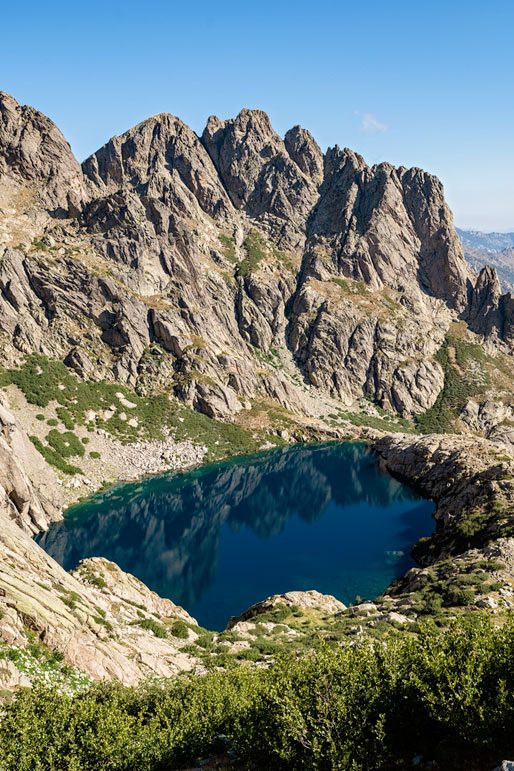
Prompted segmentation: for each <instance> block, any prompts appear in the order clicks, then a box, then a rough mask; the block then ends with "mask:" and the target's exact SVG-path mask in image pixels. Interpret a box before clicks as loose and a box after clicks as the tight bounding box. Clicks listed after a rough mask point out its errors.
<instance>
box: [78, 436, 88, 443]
mask: <svg viewBox="0 0 514 771" xmlns="http://www.w3.org/2000/svg"><path fill="white" fill-rule="evenodd" d="M80 441H81V442H82V444H89V437H88V436H83V437H82V439H81V440H80Z"/></svg>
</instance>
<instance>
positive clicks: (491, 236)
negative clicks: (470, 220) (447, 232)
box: [455, 228, 514, 252]
mask: <svg viewBox="0 0 514 771" xmlns="http://www.w3.org/2000/svg"><path fill="white" fill-rule="evenodd" d="M455 230H456V231H457V233H458V236H459V238H460V240H461V241H462V245H463V246H469V247H471V248H472V249H480V251H482V252H501V251H502V250H503V249H509V248H512V247H514V233H482V232H481V231H480V230H461V229H460V228H455Z"/></svg>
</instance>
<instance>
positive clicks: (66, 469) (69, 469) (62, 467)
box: [29, 436, 82, 475]
mask: <svg viewBox="0 0 514 771" xmlns="http://www.w3.org/2000/svg"><path fill="white" fill-rule="evenodd" d="M29 439H30V441H31V442H32V444H33V445H34V447H35V448H36V450H37V451H38V452H40V453H41V455H42V456H43V458H44V459H45V460H46V462H47V463H49V464H50V465H51V466H53V467H54V468H56V469H59V471H62V472H63V473H64V474H70V475H72V474H82V471H81V469H80V468H79V467H78V466H72V465H71V464H70V463H66V461H65V460H64V459H63V458H62V456H61V455H59V453H58V452H56V451H55V450H54V449H53V448H52V447H45V445H44V444H43V443H42V442H41V440H40V439H38V438H37V436H29Z"/></svg>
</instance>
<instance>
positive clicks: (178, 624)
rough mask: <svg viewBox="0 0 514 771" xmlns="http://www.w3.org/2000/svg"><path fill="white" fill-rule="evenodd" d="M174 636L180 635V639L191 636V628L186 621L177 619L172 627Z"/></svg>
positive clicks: (171, 630)
mask: <svg viewBox="0 0 514 771" xmlns="http://www.w3.org/2000/svg"><path fill="white" fill-rule="evenodd" d="M170 632H171V634H172V635H173V637H178V639H179V640H187V638H188V637H189V629H188V626H187V624H186V623H185V621H182V620H180V619H179V620H178V621H175V622H174V623H173V625H172V627H171V629H170Z"/></svg>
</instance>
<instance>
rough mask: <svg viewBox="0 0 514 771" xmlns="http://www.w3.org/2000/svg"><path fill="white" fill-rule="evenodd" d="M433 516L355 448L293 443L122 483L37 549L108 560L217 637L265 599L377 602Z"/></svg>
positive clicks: (64, 557) (70, 517) (73, 559)
mask: <svg viewBox="0 0 514 771" xmlns="http://www.w3.org/2000/svg"><path fill="white" fill-rule="evenodd" d="M433 510H434V505H433V503H431V502H430V501H426V500H423V499H422V498H421V497H420V496H419V495H418V494H417V493H416V492H415V491H414V490H412V489H410V488H409V487H407V486H406V485H404V484H402V483H401V482H399V481H398V480H396V479H394V478H393V477H391V476H390V475H389V474H387V473H386V472H384V471H382V470H381V469H380V467H379V462H378V459H377V457H376V456H375V455H374V454H373V453H372V452H371V451H370V450H368V449H367V448H366V446H365V445H363V444H360V443H359V444H356V443H341V444H325V445H314V446H313V445H308V446H294V447H288V448H286V449H279V450H272V451H269V452H266V453H262V454H260V455H254V456H252V457H247V458H240V459H235V460H231V461H227V462H224V463H218V464H215V465H211V466H205V467H201V468H198V469H195V470H193V471H189V472H185V473H170V474H164V475H161V476H158V477H153V478H149V479H147V480H144V481H142V482H139V483H134V484H126V485H119V486H117V487H114V488H111V489H110V490H109V491H107V492H106V493H104V494H98V495H96V496H94V497H92V498H91V499H89V500H88V501H87V502H84V503H81V504H78V505H76V506H74V507H72V508H70V509H69V510H68V512H67V513H66V519H65V520H64V521H62V522H59V523H56V524H54V525H52V527H51V528H50V530H49V531H48V533H45V534H43V535H41V536H39V537H38V542H39V544H40V545H41V546H42V547H43V548H44V549H45V550H46V551H47V552H48V553H49V554H51V556H52V557H54V558H55V559H56V560H57V561H58V562H59V563H60V564H61V565H62V566H63V567H64V568H65V569H66V570H69V569H71V568H73V567H75V566H76V565H77V563H78V562H79V560H81V559H83V558H85V557H93V556H95V557H106V558H108V559H110V560H113V561H114V562H116V563H117V564H118V565H119V566H120V567H121V568H122V569H123V570H125V571H127V572H129V573H132V574H134V575H135V576H137V577H138V578H139V579H141V581H143V582H144V583H145V584H147V585H148V586H149V587H150V588H151V589H153V590H154V591H156V592H158V593H159V594H160V595H162V596H164V597H169V598H170V599H171V600H173V602H176V603H177V604H178V605H182V606H183V607H184V608H186V610H188V611H189V612H190V613H191V614H192V615H193V616H195V617H196V618H197V619H198V622H199V623H200V624H201V625H202V626H205V627H207V628H209V629H217V630H221V629H223V628H224V627H225V625H226V623H227V621H228V620H229V618H230V616H232V615H238V614H239V613H242V612H243V611H244V610H246V608H247V607H249V606H250V605H252V604H253V603H254V602H258V601H259V600H262V599H264V598H265V597H267V596H268V595H270V594H278V593H282V592H285V591H290V590H294V589H301V590H305V589H317V590H318V591H320V592H323V593H326V594H334V595H335V596H336V597H337V598H338V599H340V600H342V601H343V602H345V603H348V602H351V601H353V600H354V599H355V596H356V595H360V596H361V597H362V598H368V599H372V598H373V597H376V596H377V595H378V594H380V593H381V592H382V591H383V590H384V589H385V588H386V587H387V585H388V584H389V583H390V582H391V581H392V580H393V579H394V578H396V577H398V576H400V575H402V574H403V573H404V572H405V571H406V570H408V569H409V567H411V566H412V565H413V564H414V561H413V560H412V558H411V557H410V556H409V552H410V549H411V547H412V545H413V544H414V542H415V541H417V539H418V538H420V537H421V536H424V535H429V534H430V533H432V531H433V520H432V517H431V514H432V512H433Z"/></svg>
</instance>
